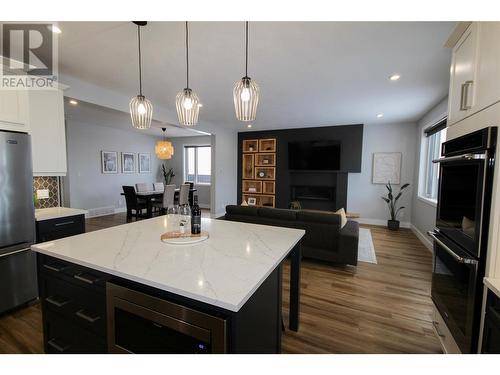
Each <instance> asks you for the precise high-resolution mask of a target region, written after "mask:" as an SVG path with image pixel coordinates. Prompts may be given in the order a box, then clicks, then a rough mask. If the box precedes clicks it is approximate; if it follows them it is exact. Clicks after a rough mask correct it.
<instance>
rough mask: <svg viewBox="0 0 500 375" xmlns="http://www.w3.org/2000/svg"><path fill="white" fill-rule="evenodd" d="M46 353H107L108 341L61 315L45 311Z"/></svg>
mask: <svg viewBox="0 0 500 375" xmlns="http://www.w3.org/2000/svg"><path fill="white" fill-rule="evenodd" d="M44 314H45V315H46V316H45V320H46V321H45V329H44V336H45V352H46V353H51V354H100V353H106V352H107V348H106V340H105V339H103V338H101V337H98V336H96V335H93V334H92V333H90V332H88V331H86V330H84V329H82V328H80V327H79V326H76V325H74V324H72V323H70V322H68V321H67V320H65V319H64V318H62V317H61V316H59V314H56V313H53V312H51V311H45V312H44Z"/></svg>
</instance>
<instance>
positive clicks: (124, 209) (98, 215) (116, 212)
mask: <svg viewBox="0 0 500 375" xmlns="http://www.w3.org/2000/svg"><path fill="white" fill-rule="evenodd" d="M96 210H98V208H89V209H87V211H88V212H89V213H86V214H85V218H86V219H88V218H91V217H101V216H107V215H113V214H118V213H121V212H127V207H120V208H116V207H115V208H114V209H113V212H103V213H101V214H91V213H92V212H95V211H96ZM103 211H105V210H103Z"/></svg>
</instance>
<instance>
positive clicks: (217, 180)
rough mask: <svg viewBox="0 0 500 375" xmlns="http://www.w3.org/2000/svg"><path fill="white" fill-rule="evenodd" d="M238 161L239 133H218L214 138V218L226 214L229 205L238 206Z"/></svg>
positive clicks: (212, 206) (212, 200)
mask: <svg viewBox="0 0 500 375" xmlns="http://www.w3.org/2000/svg"><path fill="white" fill-rule="evenodd" d="M237 160H238V133H237V132H236V131H232V132H229V131H227V129H226V130H225V131H223V132H217V133H216V134H215V135H214V136H212V161H213V162H214V164H213V165H212V179H213V180H214V181H213V185H214V184H215V185H214V186H215V187H216V188H215V189H212V199H211V202H212V205H211V211H212V216H213V217H219V216H222V215H224V213H225V212H226V206H227V205H228V204H236V201H237V197H236V190H237V189H236V186H237V185H238V184H237V175H238V171H237V170H238V168H237Z"/></svg>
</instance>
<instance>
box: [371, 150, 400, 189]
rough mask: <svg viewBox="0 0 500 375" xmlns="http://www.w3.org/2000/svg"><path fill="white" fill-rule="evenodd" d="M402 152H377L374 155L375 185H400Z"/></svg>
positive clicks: (373, 178) (373, 179)
mask: <svg viewBox="0 0 500 375" xmlns="http://www.w3.org/2000/svg"><path fill="white" fill-rule="evenodd" d="M401 158H402V154H401V152H375V153H374V154H373V172H372V183H373V184H387V183H388V182H390V183H391V184H394V185H399V184H400V179H401Z"/></svg>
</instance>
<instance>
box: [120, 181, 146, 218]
mask: <svg viewBox="0 0 500 375" xmlns="http://www.w3.org/2000/svg"><path fill="white" fill-rule="evenodd" d="M122 188H123V193H124V195H125V204H126V205H127V222H128V221H130V220H131V219H132V215H133V216H135V220H139V219H142V218H144V217H146V215H144V214H143V210H146V209H147V205H146V202H144V201H143V200H140V199H139V198H138V197H137V194H136V192H135V189H134V187H133V186H122ZM132 211H134V212H132Z"/></svg>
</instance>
